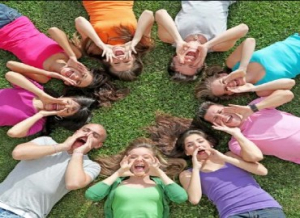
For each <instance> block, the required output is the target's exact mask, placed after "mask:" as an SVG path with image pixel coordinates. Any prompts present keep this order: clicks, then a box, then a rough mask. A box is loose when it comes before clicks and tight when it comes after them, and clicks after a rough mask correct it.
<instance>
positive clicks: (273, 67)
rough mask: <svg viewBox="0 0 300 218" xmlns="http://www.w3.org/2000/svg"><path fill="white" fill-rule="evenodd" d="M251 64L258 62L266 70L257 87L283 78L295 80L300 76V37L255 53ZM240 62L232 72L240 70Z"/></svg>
mask: <svg viewBox="0 0 300 218" xmlns="http://www.w3.org/2000/svg"><path fill="white" fill-rule="evenodd" d="M251 62H257V63H259V64H260V65H262V66H263V67H264V68H265V76H264V77H263V78H262V79H261V80H260V81H258V82H257V83H256V84H255V85H260V84H263V83H267V82H270V81H273V80H277V79H282V78H295V77H296V76H297V75H298V74H300V36H299V34H298V33H295V34H294V35H291V36H290V37H288V38H287V39H285V40H284V41H280V42H276V43H274V44H272V45H270V46H268V47H266V48H263V49H261V50H258V51H255V52H254V53H253V55H252V57H251V60H250V63H251ZM239 66H240V62H238V63H237V64H236V65H235V66H234V67H233V68H232V70H233V71H234V70H236V69H238V67H239Z"/></svg>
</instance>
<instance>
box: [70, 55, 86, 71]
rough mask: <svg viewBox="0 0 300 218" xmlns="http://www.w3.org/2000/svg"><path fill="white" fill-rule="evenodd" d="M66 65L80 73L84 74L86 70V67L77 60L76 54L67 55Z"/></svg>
mask: <svg viewBox="0 0 300 218" xmlns="http://www.w3.org/2000/svg"><path fill="white" fill-rule="evenodd" d="M67 66H68V67H72V68H75V69H77V70H78V71H79V72H80V73H81V74H84V73H85V72H86V71H88V70H87V68H86V67H85V66H84V65H83V64H82V63H81V62H79V61H78V60H77V58H76V56H70V57H69V60H68V62H67Z"/></svg>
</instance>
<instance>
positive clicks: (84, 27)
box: [75, 17, 104, 49]
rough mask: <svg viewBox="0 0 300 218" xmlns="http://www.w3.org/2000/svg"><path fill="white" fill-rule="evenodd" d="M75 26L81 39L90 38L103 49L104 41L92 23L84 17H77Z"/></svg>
mask: <svg viewBox="0 0 300 218" xmlns="http://www.w3.org/2000/svg"><path fill="white" fill-rule="evenodd" d="M75 26H76V29H77V31H78V32H79V33H80V35H81V37H82V39H85V38H87V37H88V38H90V39H91V40H92V41H93V42H94V43H95V44H96V45H97V46H98V47H99V48H102V49H103V45H104V43H103V42H102V40H101V39H100V37H99V36H98V34H97V33H96V31H95V30H94V28H93V26H92V24H91V23H90V22H89V21H88V20H87V19H85V18H84V17H77V18H76V19H75Z"/></svg>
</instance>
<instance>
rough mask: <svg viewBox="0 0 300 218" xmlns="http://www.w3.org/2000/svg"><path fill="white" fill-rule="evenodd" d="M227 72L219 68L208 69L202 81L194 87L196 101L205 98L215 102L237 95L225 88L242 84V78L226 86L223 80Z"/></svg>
mask: <svg viewBox="0 0 300 218" xmlns="http://www.w3.org/2000/svg"><path fill="white" fill-rule="evenodd" d="M228 73H230V72H228V71H226V70H224V69H223V68H222V67H220V66H212V67H208V68H207V69H205V70H204V72H203V78H202V80H201V81H200V82H199V83H198V84H197V85H196V88H195V95H196V97H197V98H198V99H200V98H207V99H210V100H214V101H217V100H219V99H224V100H226V99H230V98H231V96H232V95H234V96H237V94H235V93H233V92H231V91H230V90H228V88H227V87H235V86H238V85H239V84H242V82H241V81H240V80H242V78H239V79H236V80H234V81H231V82H230V83H228V84H227V85H226V84H225V83H224V78H225V77H226V76H227V75H228Z"/></svg>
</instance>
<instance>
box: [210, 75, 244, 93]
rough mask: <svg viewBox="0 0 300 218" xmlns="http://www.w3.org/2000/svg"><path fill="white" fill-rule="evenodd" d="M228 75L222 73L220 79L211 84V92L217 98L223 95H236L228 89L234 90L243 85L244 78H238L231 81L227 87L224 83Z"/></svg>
mask: <svg viewBox="0 0 300 218" xmlns="http://www.w3.org/2000/svg"><path fill="white" fill-rule="evenodd" d="M227 75H228V74H227V73H222V74H220V77H219V78H217V79H215V80H214V81H213V82H212V83H211V90H212V93H213V94H214V95H215V96H222V95H232V94H234V93H233V92H231V91H230V90H228V88H227V87H230V88H233V87H237V86H241V85H243V84H244V83H243V79H242V78H237V79H235V80H232V81H230V82H229V83H228V84H227V85H226V84H225V83H224V77H226V76H227Z"/></svg>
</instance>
